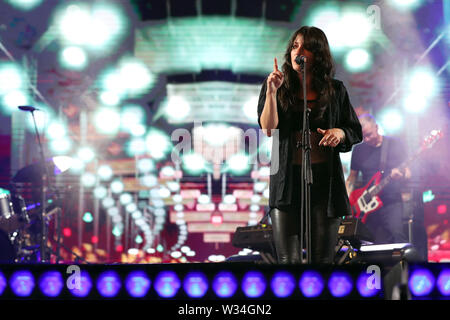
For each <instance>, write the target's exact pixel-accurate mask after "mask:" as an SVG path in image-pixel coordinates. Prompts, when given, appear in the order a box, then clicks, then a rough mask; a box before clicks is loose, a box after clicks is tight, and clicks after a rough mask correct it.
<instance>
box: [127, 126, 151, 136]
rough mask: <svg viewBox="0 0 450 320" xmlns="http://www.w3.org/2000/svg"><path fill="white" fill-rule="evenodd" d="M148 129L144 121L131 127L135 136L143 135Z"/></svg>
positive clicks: (131, 132) (131, 131)
mask: <svg viewBox="0 0 450 320" xmlns="http://www.w3.org/2000/svg"><path fill="white" fill-rule="evenodd" d="M146 131H147V128H146V127H145V125H143V124H142V123H138V124H136V125H134V126H133V127H132V128H131V129H130V134H131V135H132V136H134V137H142V136H143V135H145V132H146Z"/></svg>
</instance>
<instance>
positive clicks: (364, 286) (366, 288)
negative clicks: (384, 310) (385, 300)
mask: <svg viewBox="0 0 450 320" xmlns="http://www.w3.org/2000/svg"><path fill="white" fill-rule="evenodd" d="M370 276H371V274H368V273H367V272H362V273H361V275H360V276H359V278H358V281H357V283H356V286H357V288H358V292H359V294H360V295H361V296H363V297H365V298H370V297H373V296H375V295H376V294H377V293H378V292H379V291H380V289H377V288H371V286H372V285H373V284H372V283H371V282H369V277H370Z"/></svg>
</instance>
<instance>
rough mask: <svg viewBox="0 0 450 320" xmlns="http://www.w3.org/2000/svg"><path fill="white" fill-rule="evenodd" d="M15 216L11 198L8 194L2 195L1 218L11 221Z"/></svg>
mask: <svg viewBox="0 0 450 320" xmlns="http://www.w3.org/2000/svg"><path fill="white" fill-rule="evenodd" d="M13 214H14V208H13V204H12V202H11V197H10V195H9V194H7V193H1V194H0V216H1V217H3V218H4V219H9V218H11V216H12V215H13Z"/></svg>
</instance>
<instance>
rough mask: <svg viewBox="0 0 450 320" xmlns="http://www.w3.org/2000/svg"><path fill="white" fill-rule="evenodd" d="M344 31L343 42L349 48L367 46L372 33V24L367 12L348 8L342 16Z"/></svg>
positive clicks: (341, 22)
mask: <svg viewBox="0 0 450 320" xmlns="http://www.w3.org/2000/svg"><path fill="white" fill-rule="evenodd" d="M339 23H340V24H341V28H342V30H343V31H344V32H345V33H344V34H343V35H341V36H344V38H343V40H344V43H345V45H346V46H348V47H358V46H361V45H363V44H365V43H366V42H367V41H368V39H369V37H370V34H371V32H372V26H371V22H370V20H369V19H368V17H367V13H366V10H365V8H364V10H363V9H358V8H357V7H355V8H347V9H345V10H344V12H343V14H342V15H341V16H340V21H339Z"/></svg>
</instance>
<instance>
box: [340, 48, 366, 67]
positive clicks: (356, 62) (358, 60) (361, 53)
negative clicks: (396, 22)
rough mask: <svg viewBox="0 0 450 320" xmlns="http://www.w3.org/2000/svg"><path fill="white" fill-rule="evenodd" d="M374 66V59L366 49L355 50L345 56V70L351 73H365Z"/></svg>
mask: <svg viewBox="0 0 450 320" xmlns="http://www.w3.org/2000/svg"><path fill="white" fill-rule="evenodd" d="M371 66H372V57H371V56H370V53H369V52H368V51H367V50H365V49H353V50H351V51H349V52H348V53H347V55H346V56H345V68H346V69H347V70H348V71H350V72H363V71H367V70H368V69H370V67H371Z"/></svg>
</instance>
